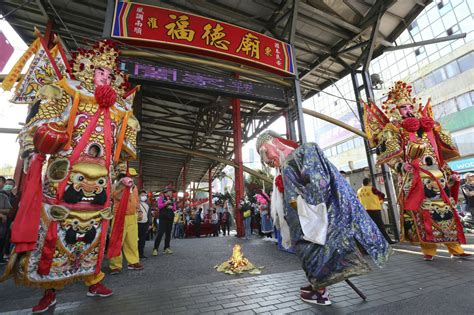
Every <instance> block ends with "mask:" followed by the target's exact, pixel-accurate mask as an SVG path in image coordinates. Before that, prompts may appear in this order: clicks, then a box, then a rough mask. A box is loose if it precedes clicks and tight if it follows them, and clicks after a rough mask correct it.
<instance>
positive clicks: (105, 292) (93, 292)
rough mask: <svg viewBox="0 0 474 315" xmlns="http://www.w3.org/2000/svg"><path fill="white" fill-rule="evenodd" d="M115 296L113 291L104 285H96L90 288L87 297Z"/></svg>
mask: <svg viewBox="0 0 474 315" xmlns="http://www.w3.org/2000/svg"><path fill="white" fill-rule="evenodd" d="M112 294H114V292H112V290H110V289H109V288H107V287H106V286H105V285H103V284H102V283H100V282H99V283H96V284H94V285H91V286H90V287H89V291H88V292H87V296H100V297H108V296H111V295H112Z"/></svg>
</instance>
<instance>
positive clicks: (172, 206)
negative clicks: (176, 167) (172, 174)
mask: <svg viewBox="0 0 474 315" xmlns="http://www.w3.org/2000/svg"><path fill="white" fill-rule="evenodd" d="M174 192H176V191H175V189H174V188H173V187H171V186H170V185H168V186H166V188H165V189H164V190H163V193H162V194H161V195H160V197H158V202H157V203H158V210H159V215H158V218H159V219H160V222H159V224H158V235H157V236H156V239H155V245H154V246H153V252H152V255H153V256H158V249H159V247H160V243H161V239H162V238H163V235H165V248H164V250H163V251H164V253H165V254H173V251H172V250H171V248H170V242H171V231H172V229H173V219H174V213H175V211H176V199H175V198H174V196H173V193H174Z"/></svg>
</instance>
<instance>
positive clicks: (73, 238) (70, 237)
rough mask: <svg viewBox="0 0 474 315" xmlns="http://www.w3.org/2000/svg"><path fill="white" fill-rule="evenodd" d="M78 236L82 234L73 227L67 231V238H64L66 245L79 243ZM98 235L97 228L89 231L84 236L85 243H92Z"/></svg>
mask: <svg viewBox="0 0 474 315" xmlns="http://www.w3.org/2000/svg"><path fill="white" fill-rule="evenodd" d="M78 234H80V233H79V232H77V231H76V230H74V229H73V228H72V227H70V228H69V229H67V231H66V235H65V238H64V240H65V241H66V244H68V245H74V244H76V243H77V241H78V240H77V237H78ZM96 234H97V231H96V229H95V227H92V228H91V229H90V230H89V231H87V232H86V233H85V234H84V238H83V241H84V242H85V243H86V244H90V243H92V241H93V240H94V239H95V236H96Z"/></svg>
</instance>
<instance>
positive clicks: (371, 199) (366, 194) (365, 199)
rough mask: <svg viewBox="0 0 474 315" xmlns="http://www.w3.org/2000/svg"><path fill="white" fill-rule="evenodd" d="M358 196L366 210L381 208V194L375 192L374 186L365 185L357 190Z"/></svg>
mask: <svg viewBox="0 0 474 315" xmlns="http://www.w3.org/2000/svg"><path fill="white" fill-rule="evenodd" d="M357 198H359V200H360V203H361V204H362V205H363V206H364V208H365V209H366V210H381V209H382V204H381V201H380V199H379V196H377V195H376V194H374V193H373V191H372V186H363V187H361V188H359V190H358V191H357Z"/></svg>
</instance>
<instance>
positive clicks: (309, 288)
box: [300, 284, 314, 293]
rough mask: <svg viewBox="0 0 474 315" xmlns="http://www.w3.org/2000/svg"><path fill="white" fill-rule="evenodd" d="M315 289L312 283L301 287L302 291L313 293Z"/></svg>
mask: <svg viewBox="0 0 474 315" xmlns="http://www.w3.org/2000/svg"><path fill="white" fill-rule="evenodd" d="M313 291H314V290H313V286H312V285H311V284H310V285H307V286H305V287H301V288H300V293H311V292H313Z"/></svg>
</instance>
